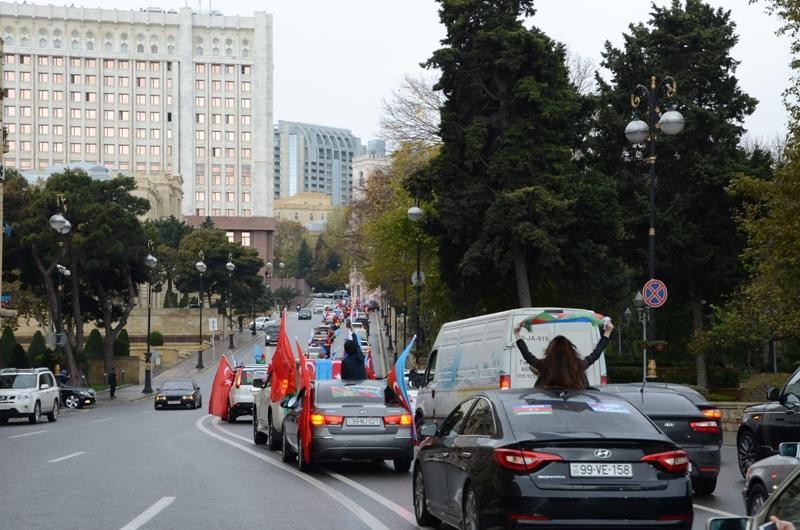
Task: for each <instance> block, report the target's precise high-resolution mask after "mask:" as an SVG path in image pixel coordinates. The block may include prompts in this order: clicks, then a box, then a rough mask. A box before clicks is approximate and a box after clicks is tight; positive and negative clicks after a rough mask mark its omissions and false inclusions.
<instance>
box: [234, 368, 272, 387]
mask: <svg viewBox="0 0 800 530" xmlns="http://www.w3.org/2000/svg"><path fill="white" fill-rule="evenodd" d="M266 378H267V371H266V370H242V378H241V382H240V384H242V385H252V384H253V379H261V380H264V379H266Z"/></svg>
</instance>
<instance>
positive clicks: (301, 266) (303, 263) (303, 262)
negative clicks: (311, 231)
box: [297, 239, 314, 278]
mask: <svg viewBox="0 0 800 530" xmlns="http://www.w3.org/2000/svg"><path fill="white" fill-rule="evenodd" d="M313 266H314V255H313V254H312V253H311V247H310V246H309V245H308V241H306V240H305V239H303V240H302V241H301V242H300V247H299V248H298V249H297V275H298V276H299V277H300V278H308V277H309V275H310V274H311V268H312V267H313Z"/></svg>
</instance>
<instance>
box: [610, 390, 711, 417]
mask: <svg viewBox="0 0 800 530" xmlns="http://www.w3.org/2000/svg"><path fill="white" fill-rule="evenodd" d="M641 387H642V383H615V384H612V385H603V387H602V389H606V390H608V391H610V392H617V391H619V392H629V391H631V390H629V389H631V388H632V389H634V390H635V389H639V388H641ZM645 388H649V389H653V390H657V389H660V390H670V391H672V392H675V393H676V394H680V395H682V396H683V397H685V398H686V399H688V400H689V401H691V402H692V403H693V404H694V406H695V407H697V408H698V409H700V412H702V413H703V416H705V417H706V418H710V419H712V420H716V421H717V422H718V423H720V424H721V423H722V409H720V408H719V407H718V406H716V405H715V404H713V403H711V402H709V401H708V400H707V399H706V398H705V396H704V395H703V394H701V393H700V392H698V391H697V390H695V389H694V388H692V387H690V386H687V385H679V384H677V383H659V382H655V381H648V382H647V383H646V384H645ZM612 389H614V390H612ZM616 389H618V390H616Z"/></svg>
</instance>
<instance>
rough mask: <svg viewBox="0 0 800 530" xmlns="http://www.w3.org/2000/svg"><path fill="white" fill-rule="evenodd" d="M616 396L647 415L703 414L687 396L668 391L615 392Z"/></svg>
mask: <svg viewBox="0 0 800 530" xmlns="http://www.w3.org/2000/svg"><path fill="white" fill-rule="evenodd" d="M615 395H617V396H620V397H622V398H624V399H626V400H628V401H630V402H631V403H633V404H634V405H636V407H637V408H639V409H641V410H642V411H643V412H644V413H645V414H670V413H674V414H676V415H682V414H693V415H696V416H702V414H703V413H702V412H700V409H698V408H697V407H696V406H695V404H694V403H692V402H691V401H690V400H689V399H688V398H687V397H686V396H684V395H682V394H678V393H677V392H673V391H671V390H668V389H650V390H649V391H646V392H640V391H638V390H631V391H628V392H615Z"/></svg>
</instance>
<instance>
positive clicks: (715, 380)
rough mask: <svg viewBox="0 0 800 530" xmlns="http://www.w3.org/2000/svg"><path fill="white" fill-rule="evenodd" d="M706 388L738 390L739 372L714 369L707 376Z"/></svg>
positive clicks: (727, 369) (734, 369)
mask: <svg viewBox="0 0 800 530" xmlns="http://www.w3.org/2000/svg"><path fill="white" fill-rule="evenodd" d="M708 386H709V388H738V387H739V370H737V369H736V368H725V367H722V368H720V367H715V368H714V369H713V370H711V372H710V373H709V374H708Z"/></svg>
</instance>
